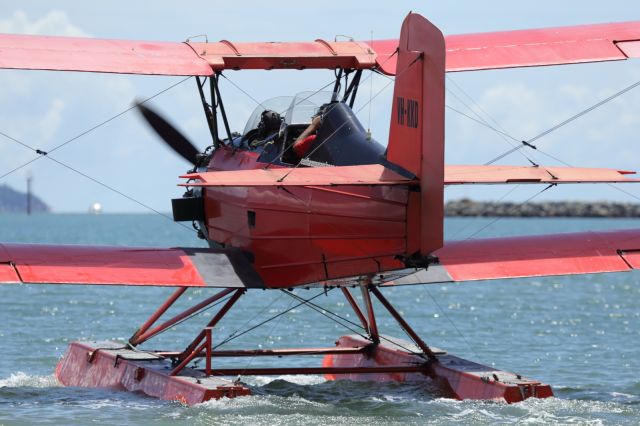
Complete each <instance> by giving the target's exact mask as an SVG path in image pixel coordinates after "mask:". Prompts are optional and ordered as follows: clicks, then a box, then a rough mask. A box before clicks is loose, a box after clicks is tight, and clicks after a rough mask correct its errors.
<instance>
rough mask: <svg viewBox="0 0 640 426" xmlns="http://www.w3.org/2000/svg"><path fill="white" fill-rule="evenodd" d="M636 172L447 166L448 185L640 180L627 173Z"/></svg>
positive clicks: (570, 168) (590, 169)
mask: <svg viewBox="0 0 640 426" xmlns="http://www.w3.org/2000/svg"><path fill="white" fill-rule="evenodd" d="M630 174H635V172H630V171H624V170H615V169H595V168H578V167H546V166H540V167H532V166H446V167H445V169H444V183H445V185H463V184H474V183H477V184H494V183H496V184H499V183H556V184H561V183H583V182H591V183H596V182H610V183H613V182H617V183H624V182H640V179H638V178H629V177H627V175H630Z"/></svg>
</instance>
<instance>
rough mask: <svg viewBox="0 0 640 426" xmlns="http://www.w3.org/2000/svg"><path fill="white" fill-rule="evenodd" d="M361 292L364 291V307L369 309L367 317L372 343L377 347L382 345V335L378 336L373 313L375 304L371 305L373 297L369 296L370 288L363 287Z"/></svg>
mask: <svg viewBox="0 0 640 426" xmlns="http://www.w3.org/2000/svg"><path fill="white" fill-rule="evenodd" d="M360 290H362V299H363V300H364V305H365V307H366V308H367V316H368V317H369V321H368V322H369V328H368V331H369V337H370V338H371V341H372V342H373V343H374V344H376V345H377V344H378V343H380V334H378V325H377V324H376V316H375V313H374V312H373V304H372V303H371V296H370V295H369V286H368V285H362V286H361V287H360Z"/></svg>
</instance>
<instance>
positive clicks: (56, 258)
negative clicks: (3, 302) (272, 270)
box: [0, 244, 264, 288]
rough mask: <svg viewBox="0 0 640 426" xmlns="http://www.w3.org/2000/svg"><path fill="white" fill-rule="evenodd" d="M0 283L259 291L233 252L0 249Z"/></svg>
mask: <svg viewBox="0 0 640 426" xmlns="http://www.w3.org/2000/svg"><path fill="white" fill-rule="evenodd" d="M0 283H18V284H19V283H25V284H96V285H135V286H172V287H251V288H253V287H255V288H264V284H263V283H262V280H261V279H260V277H259V276H258V274H257V273H256V272H255V270H254V269H253V266H252V264H251V262H250V261H249V259H248V258H247V257H246V256H245V255H244V254H243V253H242V252H241V251H240V250H237V249H219V250H216V249H200V248H135V247H108V246H76V245H50V244H0Z"/></svg>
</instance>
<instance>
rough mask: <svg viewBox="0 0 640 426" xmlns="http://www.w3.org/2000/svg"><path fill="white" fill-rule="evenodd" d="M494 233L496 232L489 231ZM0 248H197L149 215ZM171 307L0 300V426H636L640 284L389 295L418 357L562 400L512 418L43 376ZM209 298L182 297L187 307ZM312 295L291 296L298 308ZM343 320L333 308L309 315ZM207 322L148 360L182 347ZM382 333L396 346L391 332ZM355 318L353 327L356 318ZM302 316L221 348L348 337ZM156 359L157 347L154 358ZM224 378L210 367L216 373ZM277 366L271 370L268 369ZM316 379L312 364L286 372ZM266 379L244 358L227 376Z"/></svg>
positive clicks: (169, 339)
mask: <svg viewBox="0 0 640 426" xmlns="http://www.w3.org/2000/svg"><path fill="white" fill-rule="evenodd" d="M487 225H489V226H487ZM485 226H487V228H486V229H484V230H482V231H481V232H479V233H478V234H476V235H475V238H481V237H488V236H496V235H518V234H540V233H558V232H571V231H581V230H604V229H618V228H638V227H639V226H640V220H627V219H515V218H513V219H512V218H504V219H500V220H497V221H495V219H492V218H478V219H474V218H455V219H448V220H447V222H446V231H447V236H448V237H449V238H452V237H454V238H458V239H463V238H467V237H468V236H470V235H473V234H474V233H476V232H478V231H479V230H481V229H483V228H484V227H485ZM0 241H3V242H48V243H74V244H112V245H137V246H193V245H202V242H199V241H198V240H197V238H196V237H195V234H194V232H193V231H191V230H189V229H187V228H184V227H182V226H179V225H177V224H175V223H172V222H170V221H169V220H167V219H166V218H163V217H161V216H157V215H99V216H91V215H35V216H31V217H26V216H19V215H15V216H12V215H2V216H0ZM170 292H171V290H169V289H162V288H127V287H90V286H44V285H22V286H16V285H5V286H0V424H1V425H21V424H25V425H26V424H56V425H57V424H104V425H116V424H117V425H122V424H145V425H146V424H156V425H162V424H188V425H193V424H196V425H197V424H247V425H316V424H318V425H336V424H384V425H395V424H398V425H411V424H427V423H428V424H451V423H454V422H455V423H464V424H500V423H509V424H511V423H522V424H557V423H560V424H634V425H635V424H638V423H639V422H640V274H639V273H636V272H632V273H620V274H609V275H590V276H581V277H551V278H544V279H540V278H536V279H526V280H504V281H493V282H485V283H468V284H459V285H430V286H419V287H401V288H392V289H386V290H384V293H385V294H386V295H387V296H388V298H389V299H390V300H391V301H392V302H393V303H394V304H395V306H396V307H397V308H398V309H399V310H400V311H401V312H402V313H403V314H404V316H405V318H406V319H407V320H408V321H409V323H410V324H412V325H413V326H414V328H415V329H416V330H417V331H418V332H419V333H420V334H421V336H422V337H423V338H424V339H425V340H426V341H427V343H429V344H431V345H434V346H437V347H440V348H444V349H446V350H448V351H449V352H451V353H454V354H456V355H458V356H461V357H463V358H467V359H470V360H473V361H478V362H481V363H485V364H487V365H491V366H496V367H498V368H501V369H504V370H507V371H513V372H517V373H520V374H522V375H524V376H528V377H531V378H535V379H538V380H541V381H543V382H546V383H548V384H551V385H552V386H553V389H554V391H555V394H556V397H554V398H549V399H544V400H536V399H529V400H527V401H525V402H522V403H518V404H512V405H508V404H505V403H496V402H472V401H454V400H451V399H446V398H441V397H439V396H438V395H433V394H431V393H429V391H428V390H427V389H425V388H424V387H422V386H420V385H415V384H408V385H407V384H394V383H390V384H374V383H352V382H347V381H342V382H326V381H325V380H323V378H322V377H319V376H299V377H292V376H282V377H243V381H244V382H246V383H248V384H251V385H252V386H253V388H254V392H255V395H253V396H250V397H243V398H237V399H223V400H219V401H212V402H207V403H204V404H200V405H196V406H193V407H188V406H183V405H181V404H179V403H177V402H166V401H158V400H155V399H152V398H148V397H145V396H143V395H137V394H130V393H124V392H112V391H107V390H96V389H84V388H65V387H61V386H59V385H58V384H57V383H56V380H55V378H54V377H53V375H52V373H53V371H54V368H55V366H56V363H57V362H58V360H59V358H60V357H61V356H62V354H63V353H64V351H65V348H66V346H67V344H68V343H69V342H71V341H73V340H77V339H113V340H117V341H122V342H125V341H126V340H127V339H128V337H129V336H130V335H131V334H132V333H133V332H134V331H135V329H136V328H137V326H138V325H140V324H141V323H142V322H143V321H144V320H145V319H146V317H147V316H148V315H149V314H150V313H151V312H152V311H153V310H154V309H155V308H156V307H157V305H159V304H160V303H161V302H162V301H163V300H164V299H165V298H166V297H167V296H168V294H169V293H170ZM212 292H213V291H209V290H189V291H188V294H189V298H190V299H191V300H190V301H188V300H185V301H183V303H182V304H181V305H180V306H182V307H185V306H187V304H188V303H192V304H193V303H195V302H196V301H199V300H200V299H202V298H205V297H206V296H207V295H209V294H210V293H212ZM316 292H317V290H300V291H298V294H300V295H301V296H305V297H310V296H312V295H315V294H316ZM316 301H317V302H318V304H320V305H322V306H323V307H325V308H327V309H329V310H331V311H335V312H337V313H339V314H341V315H344V316H349V315H350V312H349V310H348V309H347V308H348V306H345V303H344V301H343V299H342V298H341V297H340V295H339V294H337V292H329V293H328V294H327V295H326V296H325V295H322V296H320V297H319V298H318V299H316ZM292 303H293V302H292V299H291V298H290V297H288V296H287V295H286V294H284V293H282V292H277V291H261V290H256V291H251V292H249V294H248V297H244V298H243V299H241V301H240V302H239V303H238V304H237V305H236V307H235V308H234V309H233V310H232V311H231V313H230V314H229V315H228V316H227V317H226V318H225V319H224V320H223V322H222V323H221V327H220V328H219V329H217V330H216V332H215V333H214V340H215V339H216V338H218V339H222V338H223V337H225V336H227V335H230V334H231V333H233V332H234V331H236V330H243V329H246V328H248V327H251V326H252V325H254V324H257V323H259V322H261V321H263V320H265V319H267V318H268V317H270V316H273V315H276V314H277V313H278V312H281V311H282V310H284V309H286V308H288V307H290V306H292ZM210 315H211V313H210V312H209V311H207V312H204V313H203V314H201V316H200V317H198V318H194V319H193V320H192V321H190V322H185V323H183V324H180V325H179V326H178V327H177V328H176V329H175V330H171V331H169V332H166V333H164V334H162V335H160V336H159V337H158V339H157V341H156V343H155V344H153V345H150V346H148V347H157V348H162V349H178V348H180V347H183V346H184V345H186V343H187V342H188V340H189V338H190V337H192V336H193V335H194V334H195V333H196V332H197V331H198V330H199V327H201V326H202V325H203V324H204V323H205V322H206V321H207V318H206V317H209V316H210ZM379 315H380V317H379V327H380V329H381V330H382V332H384V333H386V334H390V335H394V336H398V337H404V336H403V335H402V332H401V331H400V330H399V329H398V328H397V327H396V326H395V325H394V323H393V320H392V319H391V318H389V317H388V316H384V315H382V314H381V313H380V314H379ZM349 318H351V319H354V318H353V314H351V315H350V316H349ZM350 333H351V332H350V331H348V330H344V329H343V328H342V327H341V326H339V325H338V324H336V323H334V322H331V321H329V320H327V319H326V318H325V317H323V316H321V315H320V314H318V313H317V312H314V311H311V310H309V309H305V308H302V307H300V308H296V309H294V310H293V311H291V312H290V313H289V314H287V315H283V316H281V317H279V319H277V320H274V321H271V322H269V323H267V324H266V325H264V326H263V327H260V328H258V329H256V330H254V331H253V332H251V333H248V334H245V335H243V336H242V337H241V338H238V339H236V340H233V341H232V342H230V343H228V345H227V346H226V347H227V348H249V347H262V348H273V347H295V346H305V345H306V346H310V347H311V346H325V345H328V346H331V345H333V342H334V340H335V339H336V337H338V336H340V335H343V334H350ZM151 343H153V341H152V342H151ZM216 362H217V361H216ZM275 362H278V360H276V361H275ZM279 362H280V363H281V364H280V365H283V363H286V365H287V366H293V365H310V366H318V365H320V359H319V358H317V357H309V358H304V357H299V358H297V359H295V360H294V359H286V360H279ZM238 364H240V365H247V366H249V365H251V366H253V367H257V366H261V365H269V364H268V362H267V361H265V360H262V359H258V360H255V359H249V358H242V359H240V360H239V361H236V366H237V365H238Z"/></svg>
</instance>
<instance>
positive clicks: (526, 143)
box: [485, 80, 640, 165]
mask: <svg viewBox="0 0 640 426" xmlns="http://www.w3.org/2000/svg"><path fill="white" fill-rule="evenodd" d="M638 86H640V80H638V81H636V82H635V83H633V84H631V85H629V86H627V87H625V88H624V89H622V90H620V91H618V92H616V93H614V94H612V95H610V96H608V97H606V98H605V99H602V100H601V101H599V102H596V103H595V104H593V105H591V106H590V107H588V108H586V109H584V110H582V111H580V112H578V113H577V114H574V115H572V116H571V117H569V118H567V119H566V120H564V121H562V122H560V123H558V124H556V125H554V126H552V127H550V128H549V129H547V130H545V131H544V132H542V133H539V134H538V135H536V136H534V137H532V138H531V139H528V140H526V141H524V140H523V141H520V142H521V144H520V145H518V146H516V147H514V148H512V149H510V150H508V151H505V152H504V153H502V154H500V155H498V156H497V157H495V158H493V159H492V160H490V161H488V162H486V163H485V165H489V164H493V163H495V162H496V161H498V160H500V159H502V158H504V157H506V156H507V155H509V154H511V153H513V152H515V151H518V150H520V149H522V148H524V147H526V146H528V147H529V148H532V149H537V147H536V146H535V145H533V142H535V141H537V140H538V139H540V138H542V137H544V136H546V135H548V134H549V133H551V132H553V131H555V130H558V129H559V128H561V127H563V126H566V125H567V124H569V123H571V122H572V121H574V120H577V119H578V118H580V117H582V116H584V115H585V114H587V113H589V112H591V111H593V110H595V109H596V108H599V107H601V106H602V105H604V104H606V103H608V102H610V101H612V100H614V99H615V98H617V97H619V96H621V95H623V94H625V93H627V92H628V91H630V90H632V89H634V88H636V87H638Z"/></svg>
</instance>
